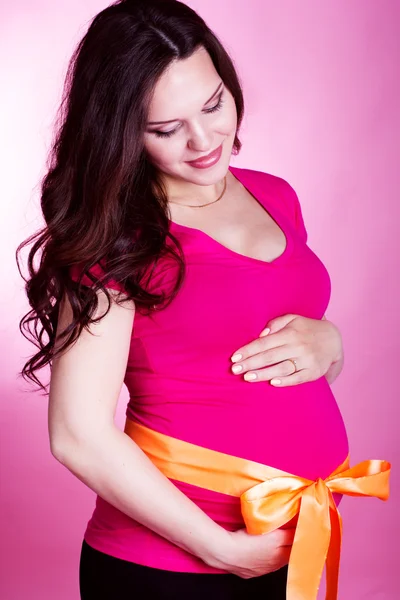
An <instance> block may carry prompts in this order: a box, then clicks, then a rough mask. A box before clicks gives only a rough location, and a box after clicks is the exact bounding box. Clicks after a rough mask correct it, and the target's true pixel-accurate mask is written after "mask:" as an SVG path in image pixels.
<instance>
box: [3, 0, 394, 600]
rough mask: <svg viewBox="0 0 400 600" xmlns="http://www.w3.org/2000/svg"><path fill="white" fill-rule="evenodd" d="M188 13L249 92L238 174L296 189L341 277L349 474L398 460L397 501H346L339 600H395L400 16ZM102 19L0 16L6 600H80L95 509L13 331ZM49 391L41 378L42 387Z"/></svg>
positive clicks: (75, 14) (203, 6)
mask: <svg viewBox="0 0 400 600" xmlns="http://www.w3.org/2000/svg"><path fill="white" fill-rule="evenodd" d="M188 4H190V5H191V6H192V7H193V8H195V9H196V10H198V11H199V13H200V14H201V16H203V18H205V20H206V21H207V22H208V24H209V25H210V26H211V27H212V28H213V29H214V30H215V32H216V33H217V35H219V36H220V38H221V39H222V41H223V43H225V44H226V47H227V49H228V51H230V52H231V55H232V56H233V58H234V61H235V63H236V66H237V68H238V70H239V74H240V76H241V79H242V82H243V86H244V93H245V101H246V117H245V121H244V126H243V129H242V136H241V138H242V141H243V149H242V152H241V154H240V156H239V157H237V158H235V159H234V160H233V161H232V164H234V165H237V166H243V167H248V168H254V169H260V170H264V171H267V172H270V173H273V174H276V175H279V176H281V177H284V178H285V179H287V180H288V181H289V182H290V183H291V184H292V185H293V187H294V188H295V189H296V191H297V193H298V195H299V198H300V201H301V204H302V207H303V213H304V218H305V222H306V226H307V229H308V232H309V245H310V246H311V248H312V249H313V250H314V251H315V252H316V253H317V254H318V255H319V256H320V258H321V259H322V260H323V261H324V263H325V264H326V266H327V268H328V270H329V272H330V275H331V278H332V284H333V293H332V300H331V304H330V307H329V309H328V311H327V316H328V318H329V319H330V320H332V321H333V322H335V323H336V324H337V325H338V326H339V328H340V330H341V331H342V335H343V340H344V346H345V353H346V361H345V368H344V371H343V373H342V374H341V376H340V377H339V379H338V380H337V381H336V382H335V383H334V384H333V389H334V392H335V395H336V397H337V400H338V403H339V405H340V407H341V410H342V412H343V415H344V418H345V421H346V424H347V428H348V434H349V438H350V444H351V456H352V463H353V464H354V463H356V462H358V461H360V460H364V459H367V458H379V459H386V460H390V461H391V462H392V463H394V472H393V475H392V495H391V498H390V500H389V501H388V502H387V503H384V502H382V501H379V500H377V499H369V498H364V499H363V498H360V499H357V498H345V499H344V500H343V503H342V505H341V513H342V515H343V519H344V540H343V553H342V566H341V587H340V593H339V598H340V600H364V599H368V600H369V599H371V600H372V599H373V600H383V599H384V600H395V598H398V597H399V589H400V587H399V584H400V581H399V568H398V561H396V557H397V555H398V539H399V534H400V532H399V518H398V508H397V507H398V503H399V495H398V493H399V476H398V471H397V468H396V467H397V459H398V452H399V451H398V442H397V436H398V431H399V421H398V397H399V396H398V393H396V392H397V378H398V372H399V362H398V356H399V350H400V347H399V342H398V339H399V310H398V306H399V261H398V257H399V218H400V211H399V208H398V203H399V188H400V180H399V179H400V178H399V165H398V144H399V134H400V127H399V125H400V122H399V112H398V106H399V105H400V98H399V83H398V61H399V38H400V31H399V22H400V3H399V2H396V1H394V0H391V1H390V0H385V1H381V2H377V1H373V0H368V1H367V0H351V1H345V0H340V1H338V0H335V1H333V0H330V1H326V2H323V3H322V2H318V1H317V0H314V1H310V0H303V1H302V2H299V1H298V0H285V1H281V2H279V3H278V2H274V1H273V0H268V1H266V0H264V1H261V0H260V1H257V0H248V1H247V2H246V3H243V2H239V1H238V0H218V1H215V0H197V1H192V2H188ZM105 6H106V4H105V3H103V2H100V1H95V0H86V2H82V0H79V1H78V0H69V1H68V2H50V0H41V1H39V0H35V1H32V0H29V2H28V1H27V0H25V1H20V2H18V3H9V4H8V6H7V8H2V9H1V10H2V12H3V13H4V14H3V15H1V21H0V22H1V29H0V39H1V40H2V52H1V58H0V60H1V62H2V64H1V67H2V79H3V86H2V87H3V90H2V95H1V102H2V109H1V111H0V120H1V131H2V144H1V149H0V152H2V157H1V158H2V161H1V164H2V166H3V173H2V181H3V195H2V203H1V206H2V211H3V218H2V219H1V225H0V227H1V229H2V231H1V233H2V235H0V244H1V253H2V254H1V256H2V260H1V261H0V270H1V280H2V281H3V282H4V285H3V293H2V299H1V303H2V311H1V316H0V319H1V323H0V328H1V332H2V335H1V342H0V343H1V357H2V360H1V363H0V369H1V383H2V399H1V400H2V401H1V426H2V431H1V510H0V515H1V517H0V519H1V531H2V535H1V538H2V540H1V541H2V544H1V556H0V565H1V567H0V569H1V571H2V573H1V577H0V579H1V589H0V596H1V597H2V598H4V600H21V599H22V598H32V599H40V600H47V599H49V600H50V599H51V600H53V599H54V598H57V599H58V600H75V599H78V598H79V591H78V562H79V552H80V546H81V541H82V536H83V532H84V528H85V526H86V522H87V520H88V519H89V517H90V515H91V511H92V509H93V506H94V500H95V496H94V493H93V492H92V491H91V490H90V489H89V488H86V487H85V486H84V485H83V484H82V483H81V482H80V481H79V480H78V479H77V478H76V477H74V476H73V475H72V474H71V473H70V472H69V471H67V469H65V468H64V467H63V466H62V465H60V464H59V463H58V462H57V461H56V460H55V459H54V458H53V457H52V455H51V454H50V450H49V442H48V433H47V402H46V399H45V398H44V397H41V396H39V395H38V394H34V393H32V390H30V389H29V388H28V387H27V385H26V384H24V382H23V381H22V380H21V379H19V378H17V376H16V372H17V371H18V370H19V369H20V368H21V367H22V363H23V361H24V360H25V359H26V358H27V357H28V356H29V355H31V354H32V353H33V351H34V347H33V346H31V345H29V344H28V343H27V342H26V341H25V340H24V339H23V338H22V336H21V335H20V334H19V332H18V321H19V319H20V318H21V316H22V314H25V313H26V312H27V310H28V307H27V303H26V299H25V295H24V291H23V285H22V281H21V279H20V277H19V274H18V272H17V269H16V265H15V258H14V253H15V248H16V246H17V244H18V243H19V242H20V241H21V240H22V239H24V238H26V237H27V236H28V235H29V234H30V233H32V232H33V231H36V230H37V228H38V227H39V226H41V224H42V223H41V219H40V213H39V209H38V182H39V178H40V177H41V176H42V175H43V173H44V168H45V160H46V150H47V148H48V144H49V140H50V136H51V131H52V124H53V121H54V118H55V110H56V108H57V105H58V102H59V98H60V91H61V88H60V86H61V82H62V79H63V76H64V73H65V68H66V63H67V60H68V58H69V56H70V54H71V52H72V49H73V46H74V44H75V43H76V42H77V41H78V39H79V38H80V37H81V35H82V34H83V33H84V31H85V28H86V24H87V23H88V21H89V19H90V18H91V17H92V16H94V14H95V13H96V12H98V11H100V10H101V9H102V8H104V7H105ZM396 142H397V143H396ZM47 377H48V371H47V370H46V372H43V373H42V378H44V379H45V380H46V378H47ZM126 402H127V392H126V389H125V388H124V389H123V392H122V394H121V398H120V404H119V408H118V413H117V421H118V423H119V424H120V425H121V427H122V423H123V415H124V411H125V404H126ZM396 563H397V564H396ZM323 589H324V584H323V585H322V586H321V592H322V591H323ZM321 598H322V594H321Z"/></svg>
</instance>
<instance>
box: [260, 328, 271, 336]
mask: <svg viewBox="0 0 400 600" xmlns="http://www.w3.org/2000/svg"><path fill="white" fill-rule="evenodd" d="M270 331H271V330H270V329H269V328H268V327H267V328H266V329H263V330H262V332H261V333H260V336H259V337H264V335H268V334H269V332H270Z"/></svg>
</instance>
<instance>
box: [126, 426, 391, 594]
mask: <svg viewBox="0 0 400 600" xmlns="http://www.w3.org/2000/svg"><path fill="white" fill-rule="evenodd" d="M125 433H126V434H127V435H128V436H129V437H131V438H132V439H133V441H134V442H135V443H136V444H137V445H138V446H139V447H140V448H142V450H143V451H144V452H145V453H146V454H147V456H148V457H149V458H150V460H152V462H153V463H154V464H155V465H156V466H157V467H158V468H159V469H160V471H161V472H163V473H164V475H165V476H166V477H168V478H170V479H174V480H177V481H182V482H186V483H188V484H191V485H196V486H199V487H202V488H205V489H209V490H213V491H216V492H219V493H223V494H227V495H231V496H236V497H239V498H240V503H241V511H242V515H243V518H244V522H245V524H246V528H247V531H248V532H249V533H251V534H256V535H260V534H263V533H268V532H270V531H273V530H274V529H277V528H278V527H281V526H283V525H284V524H285V523H288V522H289V521H290V520H291V519H293V518H294V517H295V516H296V515H298V523H297V526H296V534H295V538H294V542H293V546H292V551H291V556H290V562H289V575H288V589H287V598H288V600H294V599H295V598H296V599H297V598H301V599H304V600H315V599H316V597H317V592H318V588H319V580H320V577H321V573H322V570H323V566H324V563H325V560H327V599H329V600H335V599H336V598H337V587H338V573H339V558H340V545H341V531H342V525H341V517H340V515H339V512H338V510H337V507H336V504H335V502H334V500H333V495H332V494H333V493H334V492H336V493H342V494H348V495H359V496H363V495H364V496H376V497H378V498H381V499H382V500H386V499H387V498H388V494H389V488H388V477H389V472H390V464H389V463H388V462H387V461H377V460H370V461H364V462H363V463H359V464H358V465H356V466H355V467H353V468H350V458H349V456H347V457H346V458H345V460H344V461H343V462H342V463H341V464H339V465H338V466H337V468H336V469H335V470H334V471H333V472H332V473H331V475H330V476H329V477H327V478H326V479H324V480H323V479H321V478H318V479H317V480H316V481H312V480H307V479H305V478H302V477H299V476H296V475H293V474H291V473H288V472H285V471H282V470H280V469H277V468H275V467H272V466H268V465H264V464H261V463H257V462H254V461H251V460H247V459H242V458H240V457H237V456H232V455H229V454H224V453H222V452H218V451H215V450H210V449H208V448H205V447H202V446H198V445H195V444H191V443H189V442H185V441H183V440H179V439H177V438H173V437H170V436H167V435H164V434H161V433H159V432H156V431H154V430H152V429H150V428H147V427H144V426H143V425H140V424H138V423H135V422H134V421H132V420H130V419H127V420H126V424H125ZM303 500H305V502H303Z"/></svg>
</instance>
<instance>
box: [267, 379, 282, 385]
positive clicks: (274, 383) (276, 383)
mask: <svg viewBox="0 0 400 600" xmlns="http://www.w3.org/2000/svg"><path fill="white" fill-rule="evenodd" d="M270 383H272V385H280V384H281V383H282V381H281V380H280V379H271V382H270Z"/></svg>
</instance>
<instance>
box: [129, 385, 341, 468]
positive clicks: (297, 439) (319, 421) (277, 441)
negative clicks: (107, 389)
mask: <svg viewBox="0 0 400 600" xmlns="http://www.w3.org/2000/svg"><path fill="white" fill-rule="evenodd" d="M231 381H232V380H231ZM264 383H265V385H263V384H264ZM235 384H236V385H232V383H231V384H230V385H231V387H229V390H228V388H226V386H225V385H215V386H214V387H213V388H212V387H211V386H208V384H207V385H204V382H199V384H198V385H197V386H193V388H190V389H188V388H187V386H186V387H182V389H181V390H179V389H177V390H175V392H172V390H171V391H170V393H168V391H167V390H166V389H165V388H164V387H163V386H162V385H161V386H160V388H159V390H158V395H156V394H147V395H142V396H140V395H139V397H138V395H137V394H138V390H136V391H135V395H132V396H131V400H130V402H129V404H128V407H127V412H126V415H127V417H128V418H129V419H130V420H132V421H135V422H138V423H140V424H141V425H144V426H146V427H148V428H149V429H154V430H157V431H159V432H160V433H163V434H165V435H169V436H170V437H175V438H179V439H184V440H187V441H190V442H192V443H194V444H196V445H199V446H204V447H207V448H211V449H214V450H217V451H220V452H224V453H226V454H231V455H234V456H240V457H245V458H247V459H250V460H253V461H255V462H259V463H263V464H267V465H273V466H275V467H277V468H280V469H282V470H284V471H289V472H291V473H296V474H298V475H302V476H304V477H306V478H309V479H316V478H317V477H323V478H325V477H327V476H328V475H330V474H331V472H332V471H333V470H334V469H335V468H336V467H337V465H338V464H340V462H342V461H343V460H344V458H345V457H346V456H347V454H348V452H349V447H348V439H347V434H346V428H345V424H344V422H343V418H342V415H341V413H340V410H339V407H338V405H337V403H336V400H335V397H334V395H333V394H332V391H331V389H330V386H329V384H328V382H327V381H326V379H325V378H321V379H320V380H318V381H315V382H310V383H309V384H308V383H307V384H302V385H300V386H290V387H287V388H281V389H277V388H273V386H271V385H269V384H268V383H267V382H260V383H256V384H250V383H248V382H244V381H242V382H239V380H236V382H235ZM141 385H143V384H141ZM228 391H229V394H228Z"/></svg>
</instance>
